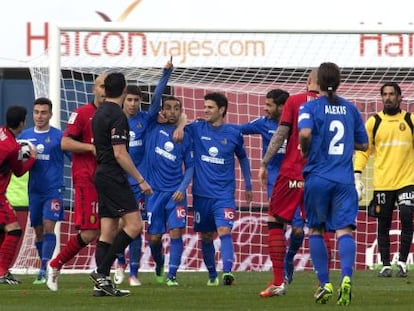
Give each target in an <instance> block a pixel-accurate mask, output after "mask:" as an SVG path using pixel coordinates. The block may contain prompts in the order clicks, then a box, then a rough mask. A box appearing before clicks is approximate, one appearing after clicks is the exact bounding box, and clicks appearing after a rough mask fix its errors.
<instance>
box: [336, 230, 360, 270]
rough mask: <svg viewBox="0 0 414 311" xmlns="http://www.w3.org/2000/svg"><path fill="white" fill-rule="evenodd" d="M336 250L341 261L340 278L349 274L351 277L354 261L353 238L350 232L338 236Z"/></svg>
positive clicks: (354, 247) (354, 248)
mask: <svg viewBox="0 0 414 311" xmlns="http://www.w3.org/2000/svg"><path fill="white" fill-rule="evenodd" d="M338 252H339V258H340V261H341V272H342V278H343V277H344V276H349V277H350V278H352V271H353V267H354V263H355V252H356V246H355V240H354V238H353V237H352V235H350V234H345V235H343V236H341V237H339V238H338Z"/></svg>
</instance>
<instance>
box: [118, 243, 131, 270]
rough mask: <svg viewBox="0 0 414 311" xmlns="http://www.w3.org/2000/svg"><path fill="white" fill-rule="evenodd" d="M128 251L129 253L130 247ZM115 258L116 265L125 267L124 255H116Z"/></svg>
mask: <svg viewBox="0 0 414 311" xmlns="http://www.w3.org/2000/svg"><path fill="white" fill-rule="evenodd" d="M129 249H130V251H131V246H130V247H129ZM116 258H117V259H118V265H121V266H122V265H125V263H126V258H125V254H117V255H116Z"/></svg>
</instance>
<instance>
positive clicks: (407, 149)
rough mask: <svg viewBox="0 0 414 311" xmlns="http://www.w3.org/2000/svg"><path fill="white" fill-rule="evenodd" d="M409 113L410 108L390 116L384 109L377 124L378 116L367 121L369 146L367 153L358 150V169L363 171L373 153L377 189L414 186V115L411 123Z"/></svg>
mask: <svg viewBox="0 0 414 311" xmlns="http://www.w3.org/2000/svg"><path fill="white" fill-rule="evenodd" d="M406 114H407V112H406V111H401V112H400V113H398V114H396V115H393V116H390V115H387V114H384V113H383V112H382V111H381V112H379V113H378V116H379V118H380V119H381V122H379V124H378V122H377V125H375V124H376V117H375V116H371V117H369V118H368V120H367V122H366V123H365V127H366V130H367V133H368V139H369V147H368V150H367V151H365V152H364V151H357V152H356V153H355V159H354V170H355V171H363V170H364V169H365V166H366V164H367V162H368V158H369V156H370V155H371V154H372V155H373V156H374V181H373V187H374V190H385V191H387V190H397V189H400V188H403V187H405V186H408V185H414V135H413V129H412V124H413V123H414V115H413V114H409V115H407V118H408V117H409V118H410V119H411V124H409V122H407V120H406V119H405V117H406ZM374 128H376V130H374ZM374 132H375V133H374ZM374 135H375V137H374Z"/></svg>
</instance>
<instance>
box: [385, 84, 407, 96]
mask: <svg viewBox="0 0 414 311" xmlns="http://www.w3.org/2000/svg"><path fill="white" fill-rule="evenodd" d="M387 86H390V87H392V88H394V91H395V93H397V94H398V95H400V96H401V95H402V94H401V88H400V86H399V85H398V84H397V82H385V83H384V84H383V85H382V86H381V89H380V94H381V95H382V93H383V92H384V88H385V87H387Z"/></svg>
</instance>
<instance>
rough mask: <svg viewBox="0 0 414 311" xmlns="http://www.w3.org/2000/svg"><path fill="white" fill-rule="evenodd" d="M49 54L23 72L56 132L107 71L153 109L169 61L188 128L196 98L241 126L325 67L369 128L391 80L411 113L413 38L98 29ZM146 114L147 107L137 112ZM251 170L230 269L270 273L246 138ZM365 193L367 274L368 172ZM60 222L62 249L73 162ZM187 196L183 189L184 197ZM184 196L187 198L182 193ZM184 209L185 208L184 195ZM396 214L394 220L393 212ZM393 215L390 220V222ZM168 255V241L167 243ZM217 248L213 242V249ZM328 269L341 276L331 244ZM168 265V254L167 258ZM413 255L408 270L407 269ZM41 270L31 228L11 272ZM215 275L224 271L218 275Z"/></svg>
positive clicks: (361, 229) (195, 250) (361, 218)
mask: <svg viewBox="0 0 414 311" xmlns="http://www.w3.org/2000/svg"><path fill="white" fill-rule="evenodd" d="M50 34H51V36H50V42H49V50H48V52H47V53H46V54H45V55H43V56H39V57H38V58H36V59H35V60H33V62H32V65H31V67H30V70H31V74H32V79H33V85H34V89H35V96H36V97H39V96H48V97H49V98H50V99H51V100H52V102H53V104H54V106H53V109H54V110H53V116H54V119H53V121H52V123H53V125H54V126H57V127H60V128H62V129H65V127H66V123H67V120H68V117H69V115H70V113H71V112H72V111H73V110H75V109H76V108H77V107H79V105H82V104H84V103H86V102H88V101H91V100H92V92H91V89H92V83H93V80H94V78H95V77H96V76H97V75H98V74H99V73H101V72H104V71H122V72H123V73H124V74H125V76H126V78H127V80H128V83H130V84H137V85H139V86H140V87H141V89H142V90H143V92H144V102H146V103H148V102H150V99H151V96H152V92H153V90H154V88H155V86H156V84H157V82H158V79H159V78H160V75H161V70H162V67H163V66H164V65H165V64H166V62H167V61H168V59H169V58H170V56H173V63H174V67H175V69H174V72H173V74H172V76H171V78H170V80H169V84H168V87H167V89H166V90H165V94H173V95H174V96H177V97H178V98H180V99H181V100H182V102H183V105H184V109H185V112H186V114H187V115H188V118H189V120H193V119H196V118H197V117H200V116H202V109H203V96H204V94H205V93H206V92H210V91H219V92H222V93H224V94H225V95H226V96H227V97H228V98H229V109H228V113H227V116H226V118H227V119H226V121H227V122H231V123H245V122H248V121H250V120H253V119H255V118H257V117H259V116H261V115H262V114H263V108H264V96H265V94H266V93H267V92H268V91H269V90H271V89H273V88H281V89H284V90H287V91H288V92H289V93H291V94H295V93H298V92H302V91H304V90H305V86H306V78H307V74H308V72H309V69H311V68H313V67H317V66H319V64H320V63H322V62H325V61H332V62H335V63H337V64H338V65H339V66H340V67H341V71H342V84H341V86H340V88H339V91H338V92H339V94H340V95H341V96H343V97H345V98H347V99H349V100H350V101H352V102H353V103H355V105H356V106H357V107H358V109H359V110H360V111H361V113H362V114H363V117H364V118H365V119H366V118H367V117H368V116H370V115H372V114H374V113H375V112H376V111H379V110H381V109H382V104H381V98H380V94H379V88H380V86H381V84H382V83H384V82H387V81H396V82H398V83H399V84H400V86H401V88H402V92H403V98H404V100H403V109H406V110H408V111H412V110H413V108H412V107H413V105H412V104H413V101H414V84H413V80H414V72H413V71H414V69H412V68H413V67H412V58H413V55H414V53H413V44H412V42H413V31H412V30H407V29H396V30H392V31H389V30H388V31H387V30H381V29H379V30H378V29H365V30H363V31H361V30H359V29H344V30H322V29H307V30H303V29H289V30H284V29H254V30H247V29H246V30H234V29H214V28H213V29H144V28H137V27H136V26H129V25H124V24H118V23H103V24H99V25H89V26H88V25H85V26H80V25H58V26H56V25H55V26H53V27H52V28H51V29H50ZM144 106H145V105H144ZM245 145H246V149H247V152H248V155H249V157H250V161H251V169H252V182H253V192H254V197H253V202H252V203H251V204H247V203H246V202H245V201H244V191H243V189H244V184H243V181H242V179H241V178H240V176H241V174H240V171H239V168H238V167H237V174H236V176H237V183H236V186H237V191H236V200H237V205H238V207H239V213H238V217H237V219H236V222H235V226H234V231H233V232H234V233H233V237H234V241H235V270H236V271H263V270H269V269H270V267H271V263H270V261H269V259H268V256H267V246H266V231H267V228H266V226H267V222H266V219H267V213H266V208H267V199H266V193H265V191H264V190H263V189H261V187H260V184H259V181H258V179H257V175H258V170H259V166H260V160H261V139H260V137H257V136H246V137H245ZM364 178H365V184H366V185H367V186H368V191H367V195H366V198H364V200H363V201H362V202H361V209H360V211H359V215H358V219H357V221H358V228H357V230H356V232H355V237H356V241H357V263H356V268H357V269H368V268H370V269H371V268H374V267H375V265H376V264H377V263H378V262H379V255H378V250H377V245H376V221H375V219H373V218H370V217H368V215H367V212H366V210H365V209H364V207H365V206H366V205H367V204H368V202H369V200H370V199H371V197H372V189H371V188H370V187H371V179H372V171H371V166H370V165H369V166H368V167H367V169H366V172H365V173H364ZM65 183H66V186H67V188H68V191H67V194H66V196H65V206H66V209H67V210H66V218H65V221H64V222H62V223H61V226H60V232H59V236H60V244H61V245H65V243H66V242H67V241H68V239H69V237H70V235H72V234H76V231H75V229H74V228H73V226H72V225H71V217H72V214H73V211H72V208H73V193H72V189H71V175H70V163H68V164H67V166H66V172H65ZM189 190H190V189H189ZM189 194H190V193H189ZM189 203H190V205H191V203H192V199H191V195H189ZM396 213H397V212H396ZM395 216H397V215H395ZM192 225H193V218H192V213H191V208H190V214H189V219H188V226H187V230H186V233H185V236H184V243H185V244H184V254H183V259H182V265H181V270H200V269H205V267H204V264H203V261H202V257H201V250H200V246H199V242H198V236H197V235H196V234H195V233H194V232H193V231H192ZM392 229H393V232H392V233H393V234H392V253H393V254H392V258H396V257H397V252H398V247H397V241H398V235H399V229H400V228H399V226H398V224H397V222H394V224H393V228H392ZM164 242H165V246H166V248H167V245H168V238H167V237H165V239H164ZM215 243H216V249H219V248H218V246H219V243H220V242H219V239H216V240H215ZM332 246H333V249H334V252H333V256H332V258H333V262H332V267H333V268H337V267H338V256H337V252H336V245H335V242H334V239H332ZM93 253H94V245H91V246H88V247H87V248H86V249H85V250H84V251H82V253H81V254H80V255H79V256H77V258H76V259H75V260H74V261H73V262H70V263H69V264H68V265H66V266H65V267H64V272H81V271H90V269H92V268H93V267H94V265H95V262H94V256H93ZM166 254H167V259H166V262H168V250H167V252H166ZM412 261H413V257H412V253H410V256H409V263H412ZM295 264H296V269H310V268H311V262H310V260H309V251H308V248H307V239H305V242H304V245H303V247H302V248H301V249H300V252H299V253H298V254H297V256H296V261H295ZM37 267H38V258H37V253H36V250H35V248H34V242H33V232H32V231H31V228H30V227H29V226H27V227H26V234H25V236H24V239H23V243H22V247H21V250H20V253H19V255H18V258H17V260H16V262H15V264H14V266H13V269H14V271H19V272H29V273H31V272H33V271H36V269H37ZM152 269H153V262H152V260H151V255H150V250H149V247H148V244H147V242H145V243H144V248H143V256H142V259H141V270H152ZM218 269H221V266H220V265H219V266H218Z"/></svg>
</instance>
